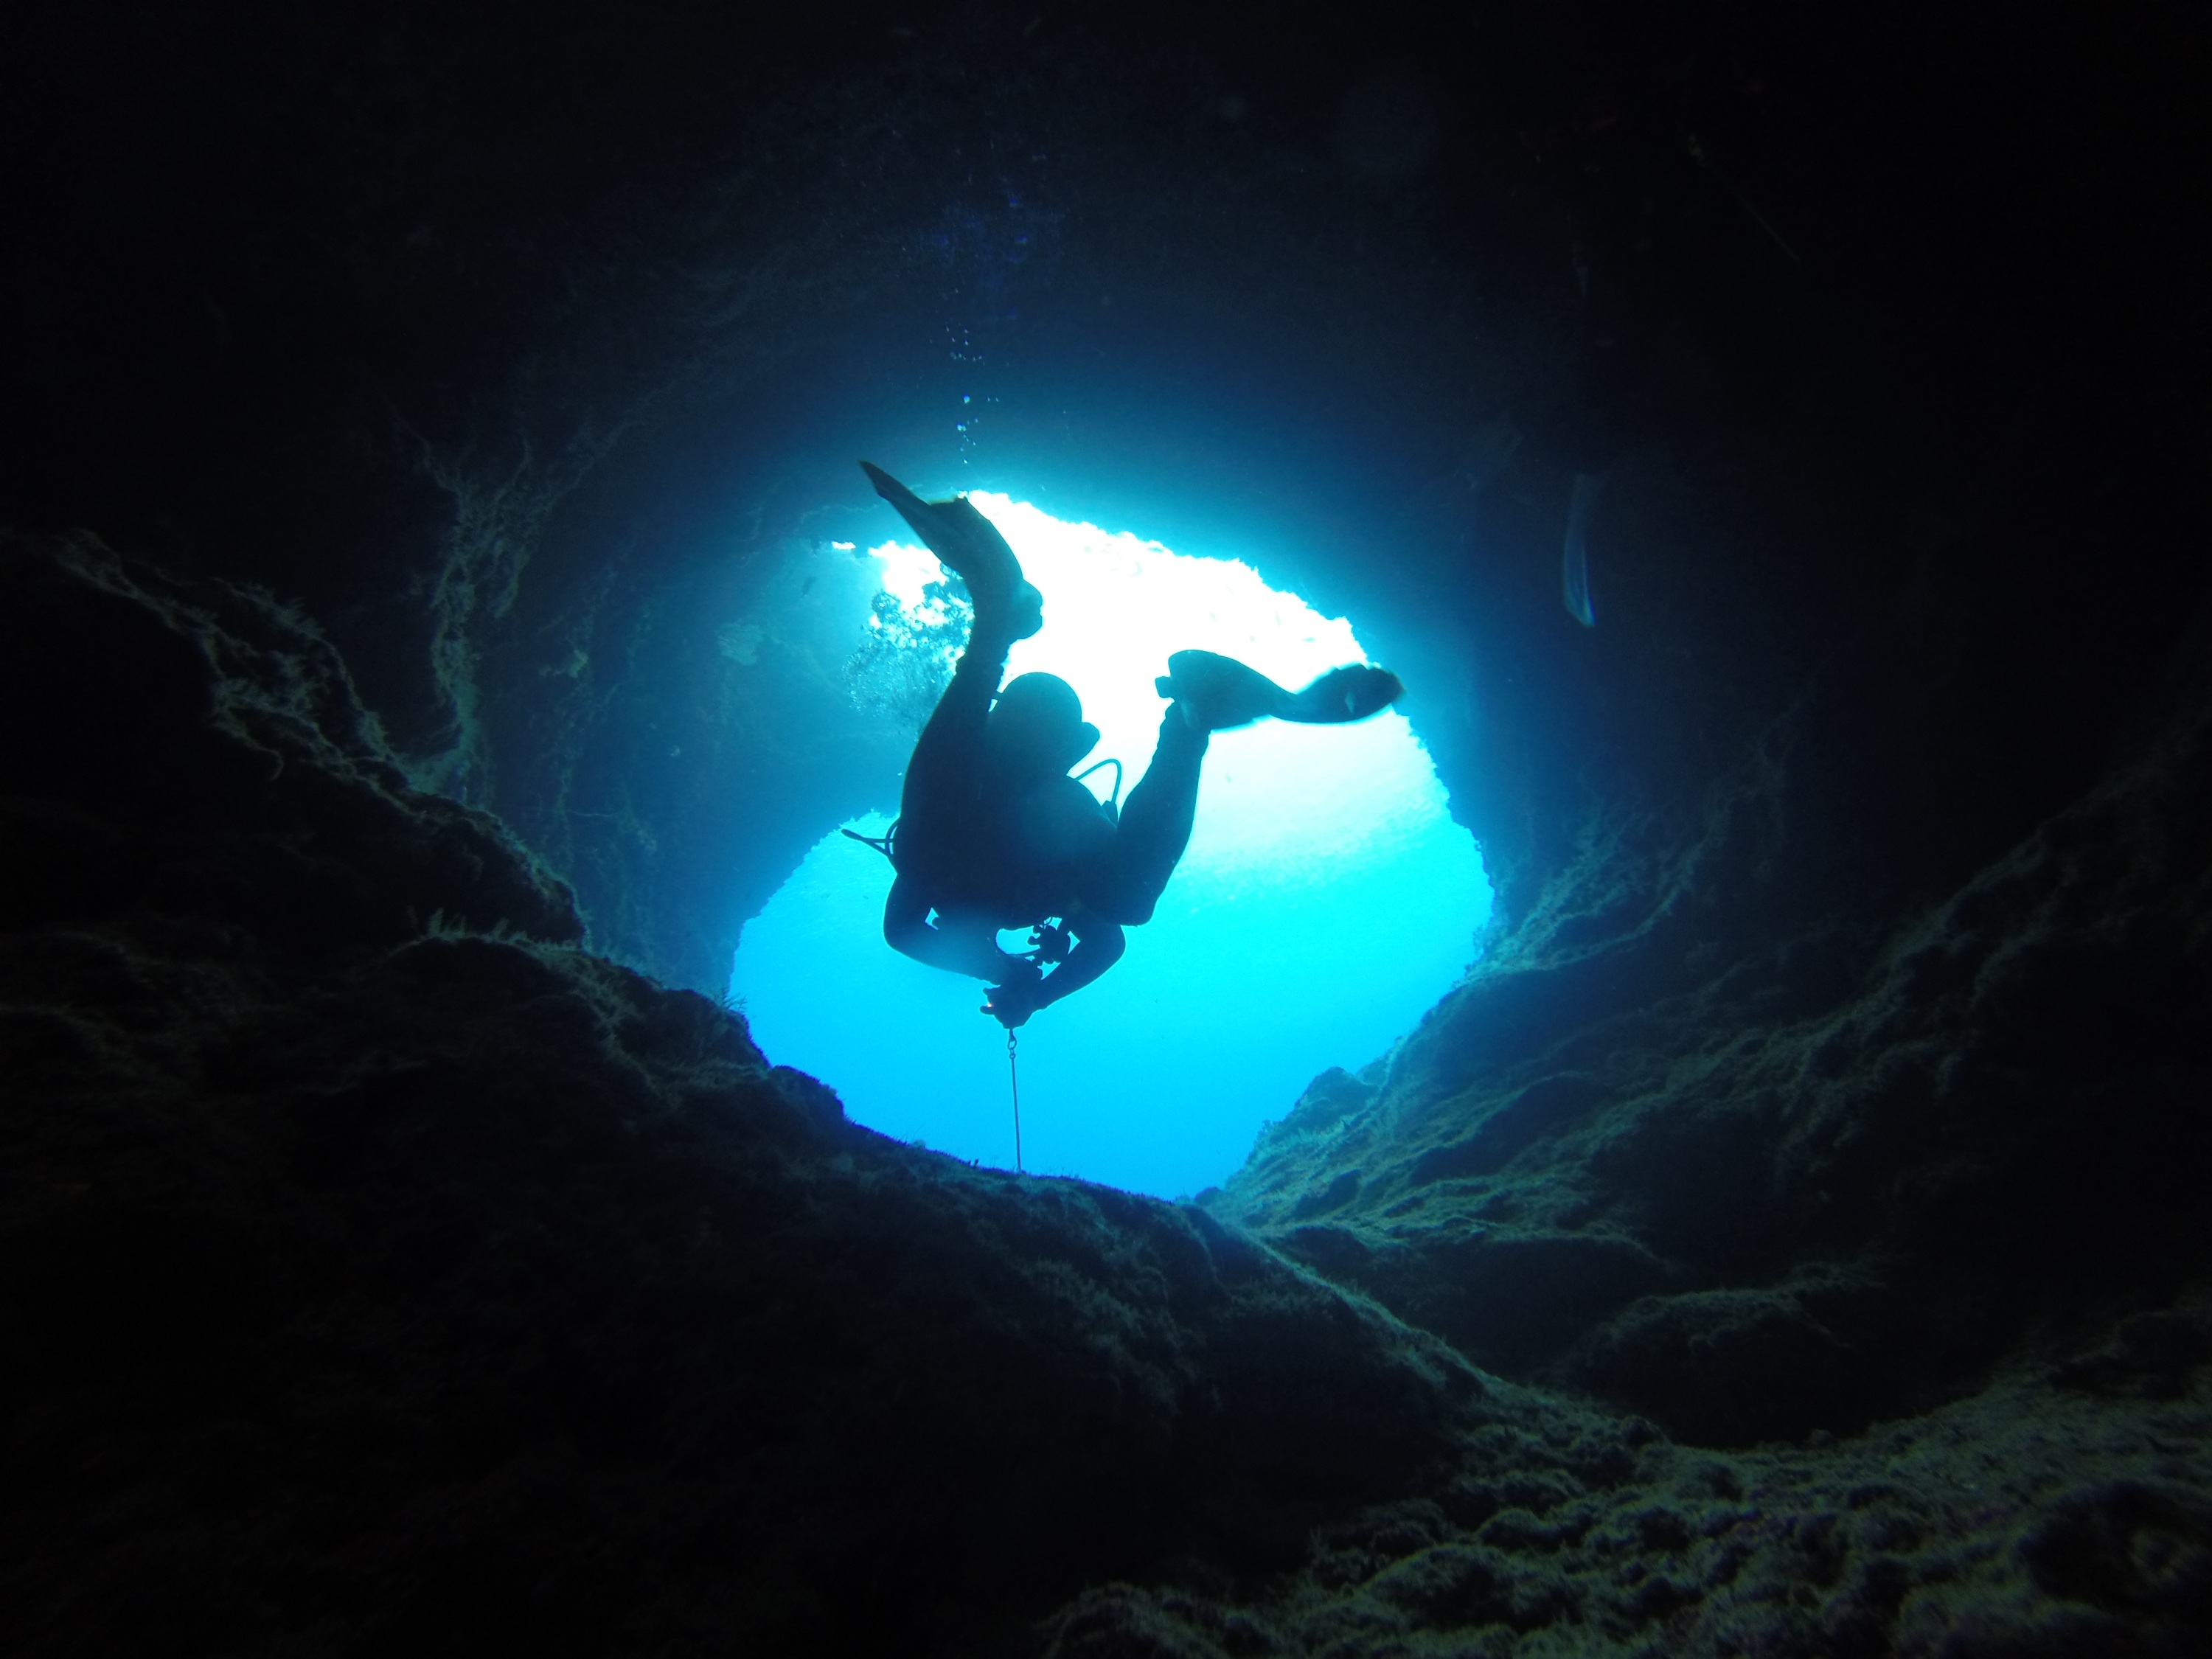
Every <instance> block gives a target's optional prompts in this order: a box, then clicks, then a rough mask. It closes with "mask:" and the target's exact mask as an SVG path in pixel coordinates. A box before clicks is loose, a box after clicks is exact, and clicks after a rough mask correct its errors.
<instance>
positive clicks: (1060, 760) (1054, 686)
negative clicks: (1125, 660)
mask: <svg viewBox="0 0 2212 1659" xmlns="http://www.w3.org/2000/svg"><path fill="white" fill-rule="evenodd" d="M989 729H990V744H991V750H992V752H993V754H994V756H995V757H997V758H998V759H999V761H1000V763H1001V764H1002V765H1004V766H1006V768H1007V769H1009V770H1011V771H1012V772H1014V773H1016V774H1017V775H1023V776H1031V775H1034V776H1037V777H1042V776H1045V775H1048V774H1051V773H1054V772H1065V771H1066V770H1067V769H1068V768H1069V767H1071V766H1073V765H1074V764H1075V763H1076V762H1078V761H1079V760H1081V759H1082V758H1083V757H1085V755H1087V754H1089V753H1090V752H1091V750H1093V749H1095V748H1097V746H1098V728H1097V726H1093V725H1091V722H1090V721H1089V720H1085V719H1084V718H1083V701H1082V699H1081V698H1079V697H1078V696H1076V695H1075V688H1074V687H1073V686H1072V685H1070V684H1068V683H1067V682H1066V680H1064V679H1062V678H1060V676H1059V675H1057V674H1023V675H1021V676H1019V677H1018V678H1014V679H1012V680H1009V681H1008V682H1007V683H1006V688H1005V689H1004V690H1001V691H1000V693H999V697H998V701H997V702H994V703H993V704H992V705H991V724H990V728H989Z"/></svg>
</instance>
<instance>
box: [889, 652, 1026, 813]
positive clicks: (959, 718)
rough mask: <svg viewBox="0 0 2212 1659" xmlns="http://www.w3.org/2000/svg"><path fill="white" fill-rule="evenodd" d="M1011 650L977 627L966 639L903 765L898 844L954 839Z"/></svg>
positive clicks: (969, 801)
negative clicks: (943, 836) (921, 838)
mask: <svg viewBox="0 0 2212 1659" xmlns="http://www.w3.org/2000/svg"><path fill="white" fill-rule="evenodd" d="M1013 644H1014V642H1013V638H1012V635H1011V633H1010V632H1008V631H1007V630H1006V629H1004V628H997V629H992V630H990V631H988V632H986V631H985V630H984V629H983V628H982V627H981V625H980V623H979V624H978V626H977V627H976V628H975V629H974V630H973V631H971V632H970V633H969V636H968V645H967V648H966V649H965V650H963V651H962V652H961V653H960V661H959V663H958V664H957V665H956V666H955V667H954V669H953V671H952V683H951V684H950V685H948V686H946V687H945V695H944V696H941V697H939V699H938V700H937V707H936V708H934V709H933V710H932V711H931V712H930V716H929V720H928V722H927V724H926V725H925V726H923V727H922V728H921V736H920V737H919V738H915V744H914V755H913V757H912V758H911V759H910V760H908V762H907V767H906V782H905V785H904V786H903V787H902V789H901V790H900V792H899V836H900V838H901V840H902V842H907V844H908V845H914V844H915V843H913V842H910V841H908V837H909V836H912V835H914V834H915V833H916V832H919V833H921V834H922V835H925V836H926V835H928V834H929V833H930V832H931V831H933V830H935V829H940V828H942V829H949V830H951V832H952V833H958V830H957V827H956V824H957V823H959V822H964V820H965V818H966V817H967V814H968V811H969V808H970V807H971V806H972V805H973V804H974V802H975V792H976V790H977V788H978V787H980V786H981V781H982V765H983V728H984V726H985V724H986V722H987V721H988V720H989V719H990V714H991V699H992V698H993V697H994V696H997V695H998V691H999V680H1000V677H1001V676H1002V675H1004V674H1005V673H1006V653H1008V652H1009V651H1011V650H1012V649H1013Z"/></svg>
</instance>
